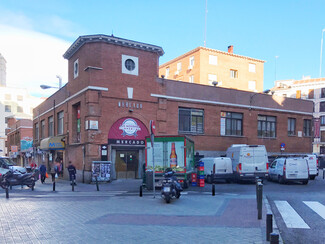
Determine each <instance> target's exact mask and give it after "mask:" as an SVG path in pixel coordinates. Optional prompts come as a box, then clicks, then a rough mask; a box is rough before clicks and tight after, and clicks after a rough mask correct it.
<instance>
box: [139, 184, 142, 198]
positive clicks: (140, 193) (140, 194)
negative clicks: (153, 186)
mask: <svg viewBox="0 0 325 244" xmlns="http://www.w3.org/2000/svg"><path fill="white" fill-rule="evenodd" d="M139 196H140V197H142V186H140V192H139Z"/></svg>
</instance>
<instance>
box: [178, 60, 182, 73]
mask: <svg viewBox="0 0 325 244" xmlns="http://www.w3.org/2000/svg"><path fill="white" fill-rule="evenodd" d="M181 70H182V63H181V62H179V63H177V71H178V72H179V71H181Z"/></svg>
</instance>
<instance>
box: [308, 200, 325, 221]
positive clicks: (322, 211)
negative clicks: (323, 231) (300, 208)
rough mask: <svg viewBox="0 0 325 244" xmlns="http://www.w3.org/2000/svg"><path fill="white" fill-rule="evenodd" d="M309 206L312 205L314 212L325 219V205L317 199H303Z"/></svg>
mask: <svg viewBox="0 0 325 244" xmlns="http://www.w3.org/2000/svg"><path fill="white" fill-rule="evenodd" d="M303 203H304V204H306V205H307V206H308V207H310V208H311V209H312V210H313V211H314V212H316V213H317V214H318V215H319V216H321V217H322V218H323V219H325V206H324V205H323V204H321V203H319V202H315V201H303Z"/></svg>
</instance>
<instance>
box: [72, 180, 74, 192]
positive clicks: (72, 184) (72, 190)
mask: <svg viewBox="0 0 325 244" xmlns="http://www.w3.org/2000/svg"><path fill="white" fill-rule="evenodd" d="M71 186H72V191H74V180H73V181H72V183H71Z"/></svg>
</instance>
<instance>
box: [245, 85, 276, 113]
mask: <svg viewBox="0 0 325 244" xmlns="http://www.w3.org/2000/svg"><path fill="white" fill-rule="evenodd" d="M269 92H271V94H272V95H273V92H272V91H271V90H270V89H267V90H264V91H263V93H264V94H268V93H269ZM257 94H261V93H255V94H253V95H251V96H250V98H249V110H251V109H252V102H253V98H254V97H255V96H256V95H257Z"/></svg>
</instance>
